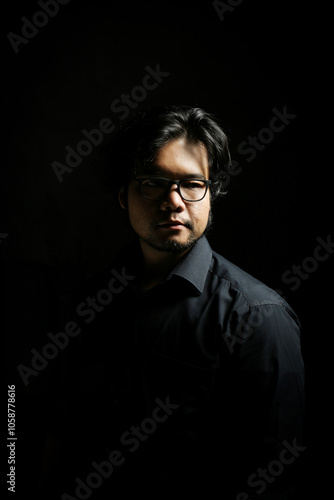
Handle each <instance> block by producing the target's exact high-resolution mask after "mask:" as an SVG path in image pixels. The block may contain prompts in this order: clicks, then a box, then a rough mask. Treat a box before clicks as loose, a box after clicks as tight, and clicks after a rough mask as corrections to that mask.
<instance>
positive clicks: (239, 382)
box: [58, 237, 304, 500]
mask: <svg viewBox="0 0 334 500" xmlns="http://www.w3.org/2000/svg"><path fill="white" fill-rule="evenodd" d="M140 265H141V252H140V247H139V244H138V243H134V244H133V245H130V246H129V247H128V248H126V249H125V250H124V251H123V252H121V255H120V256H119V257H118V258H117V259H115V262H114V264H113V266H112V267H110V268H109V269H108V270H107V271H106V272H103V273H100V274H99V276H97V277H96V278H94V279H93V280H90V282H89V283H87V286H86V287H83V288H82V289H81V298H80V299H78V300H77V301H76V304H75V315H74V316H73V318H74V320H75V322H76V323H77V325H79V327H80V334H79V335H77V336H76V337H75V338H72V339H71V341H70V345H69V347H68V348H67V352H66V357H67V377H66V378H65V379H66V383H65V386H66V393H67V396H68V397H67V405H68V408H67V412H68V419H67V420H66V425H65V427H64V429H63V430H62V436H63V439H64V442H65V443H67V446H68V447H69V449H68V450H67V452H66V453H67V454H66V456H67V459H68V457H69V456H70V457H71V458H70V462H69V463H68V464H67V468H66V471H67V472H66V474H67V476H66V477H67V481H68V482H67V483H66V482H65V483H64V486H63V491H65V489H66V488H67V490H66V491H67V492H68V493H70V491H71V488H72V494H73V492H74V486H76V485H77V483H76V482H75V481H74V480H75V478H76V477H79V478H81V479H82V480H83V481H85V480H86V479H87V477H88V475H89V473H90V472H95V473H96V472H97V471H98V468H97V465H96V466H94V465H92V464H93V462H94V463H95V464H99V463H100V464H101V463H105V462H108V461H109V463H110V458H109V457H111V456H113V457H114V458H115V457H116V458H115V461H116V462H117V457H118V462H117V465H115V464H114V465H113V471H112V473H110V477H108V478H103V474H102V472H103V469H99V472H97V473H98V474H100V476H101V478H102V483H103V484H101V485H99V486H98V487H96V488H93V487H92V486H91V488H90V489H91V491H92V493H91V494H92V495H93V494H94V495H95V496H92V498H107V497H108V496H106V495H109V494H110V495H112V494H116V495H120V494H122V498H127V495H128V496H129V498H130V496H131V495H133V494H139V495H141V494H145V495H146V498H151V497H152V498H153V497H154V498H162V499H169V498H180V499H181V498H184V497H185V496H189V495H192V494H194V495H198V494H203V495H205V496H206V497H207V498H216V496H217V498H221V499H223V498H224V499H225V498H226V499H231V500H232V499H233V500H234V499H235V498H238V496H237V495H239V494H240V497H239V498H240V500H245V499H247V498H262V497H258V496H257V495H258V494H259V493H264V494H266V495H269V494H272V495H274V496H267V497H263V498H268V499H269V498H282V499H283V498H293V497H292V496H291V497H286V496H284V495H283V492H285V491H288V490H289V489H290V488H292V487H293V484H294V483H295V482H296V477H295V474H296V466H297V465H298V463H299V462H300V455H302V451H303V447H302V439H303V437H302V426H303V408H304V367H303V360H302V355H301V346H300V324H299V320H298V318H297V316H296V314H295V313H294V311H293V310H292V309H291V307H290V306H289V305H288V304H287V303H286V302H285V301H284V300H283V299H282V298H281V297H280V296H279V295H278V294H277V293H275V292H274V291H273V290H272V289H270V288H268V287H267V286H266V285H265V284H263V283H262V282H260V281H258V280H257V279H255V278H254V277H252V276H250V275H249V274H248V273H246V272H245V271H243V270H241V269H240V268H238V267H237V266H235V265H234V264H232V263H231V262H229V261H228V260H227V259H225V258H224V257H222V256H221V255H219V254H217V253H216V252H214V251H212V249H211V247H210V245H209V243H208V241H207V239H206V238H205V237H202V238H200V240H199V241H198V242H197V243H196V244H195V246H194V247H193V248H192V249H191V250H190V251H189V252H188V253H187V254H186V256H185V257H184V258H183V259H182V260H181V262H180V263H179V264H178V265H177V266H176V267H175V268H174V269H173V270H172V272H171V273H170V274H169V275H168V277H167V278H166V280H165V281H163V282H162V283H160V284H159V285H157V286H155V287H153V288H151V289H149V290H148V291H145V292H143V291H142V290H141V289H140V287H139V285H138V279H137V277H138V275H139V272H140ZM73 318H72V319H73ZM65 449H66V447H65ZM284 450H286V451H284ZM289 450H290V451H289ZM291 450H295V453H294V454H293V451H291ZM113 452H114V454H113V455H110V454H112V453H113ZM73 457H76V458H75V460H76V461H75V466H73ZM285 457H289V458H290V460H289V458H285ZM64 460H65V458H64ZM274 462H275V463H274ZM71 464H72V465H71ZM268 467H269V469H268ZM107 469H108V467H107V466H106V465H105V469H104V473H105V475H107V472H106V471H107ZM261 471H262V472H261ZM263 471H265V472H263ZM58 473H59V474H63V475H66V474H65V472H62V473H60V472H58ZM58 477H59V476H58ZM92 477H93V476H92ZM96 478H97V476H96ZM96 478H95V479H96ZM92 484H93V483H92ZM242 492H244V496H243V495H242ZM270 492H280V493H281V496H275V494H277V493H270ZM99 495H100V496H99ZM239 498H238V500H239Z"/></svg>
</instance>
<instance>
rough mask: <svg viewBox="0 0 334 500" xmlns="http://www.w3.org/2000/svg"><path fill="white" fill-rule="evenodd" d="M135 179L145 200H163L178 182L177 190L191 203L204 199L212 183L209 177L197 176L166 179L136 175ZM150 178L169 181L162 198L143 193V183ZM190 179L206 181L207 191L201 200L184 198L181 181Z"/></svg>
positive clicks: (184, 199)
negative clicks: (198, 177) (201, 177)
mask: <svg viewBox="0 0 334 500" xmlns="http://www.w3.org/2000/svg"><path fill="white" fill-rule="evenodd" d="M133 179H134V180H135V181H137V182H139V186H140V194H141V195H142V197H143V198H145V200H150V201H162V200H163V199H164V198H165V197H166V195H167V194H168V193H169V191H170V188H171V187H172V186H173V185H174V184H176V187H177V192H178V193H179V195H180V196H181V198H182V200H183V201H186V202H190V203H195V202H197V201H202V200H203V199H204V198H205V196H206V193H207V192H208V187H209V186H210V184H211V183H212V181H211V180H207V179H196V178H190V179H175V180H174V179H166V178H164V177H134V178H133ZM150 180H152V181H153V180H155V181H167V182H168V188H166V191H165V192H164V194H163V195H161V197H160V198H148V197H147V196H144V195H143V192H142V183H143V182H144V181H150ZM189 181H200V182H204V184H205V192H204V194H203V196H202V198H200V199H199V200H187V198H184V197H183V196H182V194H181V183H182V182H189Z"/></svg>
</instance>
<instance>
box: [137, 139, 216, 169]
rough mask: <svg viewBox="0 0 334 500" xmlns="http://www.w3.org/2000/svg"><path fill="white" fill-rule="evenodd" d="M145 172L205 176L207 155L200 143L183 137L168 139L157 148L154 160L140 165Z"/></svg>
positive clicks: (207, 166)
mask: <svg viewBox="0 0 334 500" xmlns="http://www.w3.org/2000/svg"><path fill="white" fill-rule="evenodd" d="M139 168H140V170H143V168H144V170H145V173H147V174H151V173H152V174H157V173H159V172H161V173H164V172H166V173H173V174H174V173H175V174H177V173H179V174H180V175H182V176H184V175H186V174H187V175H189V176H191V177H195V176H200V177H205V176H207V175H208V173H209V165H208V155H207V151H206V148H205V147H204V146H203V144H201V143H191V142H189V141H187V140H186V139H185V138H180V139H175V140H173V141H170V142H169V143H167V144H166V145H164V146H163V147H162V148H160V149H159V151H158V152H157V154H156V155H155V158H154V160H152V161H151V162H149V163H148V164H146V165H141V166H140V167H139Z"/></svg>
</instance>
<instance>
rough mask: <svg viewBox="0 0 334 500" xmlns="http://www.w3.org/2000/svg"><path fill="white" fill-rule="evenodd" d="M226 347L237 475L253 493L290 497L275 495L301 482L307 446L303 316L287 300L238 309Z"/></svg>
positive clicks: (224, 339) (224, 340)
mask: <svg viewBox="0 0 334 500" xmlns="http://www.w3.org/2000/svg"><path fill="white" fill-rule="evenodd" d="M222 350H223V351H224V353H225V356H223V359H224V363H222V364H223V368H222V372H223V376H222V378H223V380H224V382H223V385H224V387H225V394H227V400H228V402H229V421H230V422H231V432H232V434H233V438H231V442H233V446H231V450H232V451H231V459H233V460H236V463H238V460H239V463H240V467H239V468H238V474H237V475H238V478H239V479H240V480H241V482H243V483H244V486H245V488H246V490H245V491H247V492H248V495H249V498H258V496H257V495H259V494H260V493H263V494H265V495H269V496H265V498H268V499H271V498H282V499H283V498H286V497H285V496H275V495H278V494H281V495H285V492H288V491H290V490H293V489H294V488H296V487H297V486H296V483H297V482H298V479H297V478H298V471H299V470H300V466H301V463H302V458H303V457H302V454H303V451H304V450H305V447H304V446H303V420H304V363H303V357H302V352H301V325H300V323H299V320H298V318H297V317H296V315H295V314H294V312H293V311H292V310H291V309H290V308H289V306H288V305H287V304H286V306H285V305H284V304H264V305H259V306H253V307H248V308H245V309H243V311H242V313H240V312H238V311H235V312H234V313H233V314H232V315H231V320H230V323H229V325H228V327H227V329H226V331H225V332H224V333H223V335H222ZM227 353H228V354H227ZM225 401H226V399H225ZM271 492H272V495H273V496H270V495H271ZM253 495H254V496H253ZM241 498H242V497H241ZM245 498H247V497H246V496H245ZM260 498H261V497H260ZM292 498H294V497H292Z"/></svg>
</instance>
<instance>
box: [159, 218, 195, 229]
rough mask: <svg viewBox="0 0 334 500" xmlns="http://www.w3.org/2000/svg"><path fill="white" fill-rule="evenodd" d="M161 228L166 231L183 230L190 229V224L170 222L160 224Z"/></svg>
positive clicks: (176, 221) (177, 221)
mask: <svg viewBox="0 0 334 500" xmlns="http://www.w3.org/2000/svg"><path fill="white" fill-rule="evenodd" d="M158 227H159V228H162V229H163V228H166V229H182V228H183V227H187V228H188V229H190V224H189V223H187V222H182V221H179V220H169V221H166V222H161V223H160V224H158Z"/></svg>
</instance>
